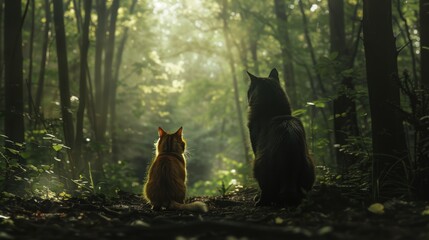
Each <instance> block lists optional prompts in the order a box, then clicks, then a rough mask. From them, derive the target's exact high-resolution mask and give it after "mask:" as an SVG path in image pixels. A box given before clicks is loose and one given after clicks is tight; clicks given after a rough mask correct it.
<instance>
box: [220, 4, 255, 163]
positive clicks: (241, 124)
mask: <svg viewBox="0 0 429 240" xmlns="http://www.w3.org/2000/svg"><path fill="white" fill-rule="evenodd" d="M221 8H222V11H221V18H222V24H223V25H222V26H223V28H222V29H223V36H224V39H225V44H226V51H227V57H228V62H229V67H230V69H231V74H232V83H233V90H234V101H235V107H236V111H237V119H238V124H239V128H240V129H239V130H240V136H241V139H242V142H243V150H244V158H245V160H246V162H250V156H249V153H250V148H249V144H248V140H247V137H246V131H245V127H244V119H243V113H242V110H241V105H240V96H239V89H238V80H237V72H236V69H235V61H234V56H233V54H232V46H231V45H232V44H231V39H230V33H229V26H228V25H229V24H228V0H222V5H221Z"/></svg>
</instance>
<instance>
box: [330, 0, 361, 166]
mask: <svg viewBox="0 0 429 240" xmlns="http://www.w3.org/2000/svg"><path fill="white" fill-rule="evenodd" d="M328 6H329V29H330V43H331V50H330V51H331V53H337V61H338V64H339V65H340V66H339V68H338V69H337V72H338V73H337V75H338V76H339V78H340V79H339V80H340V84H339V87H338V89H337V93H338V97H336V98H335V99H334V101H333V108H334V109H333V110H334V112H333V116H334V136H335V143H336V144H339V145H340V146H341V145H345V144H346V143H347V138H348V137H349V136H357V135H358V134H359V131H358V125H357V117H356V104H355V101H354V100H353V99H352V97H351V96H350V93H351V92H353V91H354V84H353V79H352V77H349V76H341V74H340V73H341V72H342V71H344V70H346V69H349V68H351V67H352V66H351V65H352V61H351V57H352V56H351V54H350V53H351V51H350V50H349V49H348V48H347V44H346V33H345V22H344V1H343V0H329V1H328ZM349 45H350V44H349ZM336 155H337V164H338V167H339V169H340V171H345V170H347V168H348V167H349V166H350V165H351V164H353V163H354V161H355V160H356V158H355V157H353V156H352V155H350V154H347V153H345V152H344V151H340V148H337V149H336Z"/></svg>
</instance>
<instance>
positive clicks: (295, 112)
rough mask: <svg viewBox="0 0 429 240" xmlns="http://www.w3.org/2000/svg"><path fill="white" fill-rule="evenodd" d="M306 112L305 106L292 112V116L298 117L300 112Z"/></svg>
mask: <svg viewBox="0 0 429 240" xmlns="http://www.w3.org/2000/svg"><path fill="white" fill-rule="evenodd" d="M306 112H307V109H305V108H301V109H297V110H295V111H293V112H292V116H294V117H298V116H300V115H302V114H305V113H306Z"/></svg>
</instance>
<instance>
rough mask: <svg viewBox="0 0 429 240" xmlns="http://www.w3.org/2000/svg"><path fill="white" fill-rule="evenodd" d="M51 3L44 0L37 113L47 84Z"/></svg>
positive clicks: (36, 101)
mask: <svg viewBox="0 0 429 240" xmlns="http://www.w3.org/2000/svg"><path fill="white" fill-rule="evenodd" d="M50 6H51V4H50V1H49V0H45V1H44V10H45V24H44V26H43V40H42V52H41V61H40V70H39V78H38V81H37V90H36V97H35V103H34V105H35V106H34V108H35V112H36V114H38V113H40V111H41V105H42V98H43V89H44V85H45V72H46V64H47V62H48V43H49V32H50V28H51V7H50Z"/></svg>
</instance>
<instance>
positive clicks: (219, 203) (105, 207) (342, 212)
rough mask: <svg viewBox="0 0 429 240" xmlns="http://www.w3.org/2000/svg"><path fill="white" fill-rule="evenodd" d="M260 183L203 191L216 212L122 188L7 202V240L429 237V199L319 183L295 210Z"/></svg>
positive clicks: (3, 232) (0, 229)
mask: <svg viewBox="0 0 429 240" xmlns="http://www.w3.org/2000/svg"><path fill="white" fill-rule="evenodd" d="M256 193H257V190H255V189H242V190H240V191H237V192H235V193H233V194H229V195H226V196H224V197H222V196H218V197H197V198H192V199H190V201H195V200H199V201H204V202H206V203H207V205H208V206H209V212H208V213H203V214H198V213H192V212H186V211H168V210H164V211H159V212H156V211H153V210H151V208H150V206H149V205H147V204H146V203H144V202H143V200H142V199H141V196H138V195H134V194H128V193H120V194H119V197H118V198H115V199H106V198H105V197H102V196H96V197H90V198H87V199H78V198H70V199H67V200H63V201H51V200H43V199H38V198H32V199H27V200H24V199H21V198H17V197H13V198H8V199H2V200H1V201H0V203H1V204H2V205H1V206H0V239H80V240H83V239H177V240H182V239H228V240H234V239H243V240H244V239H356V240H357V239H359V240H360V239H378V240H384V239H386V240H387V239H389V240H392V239H393V240H396V239H404V240H405V239H407V240H408V239H419V240H420V239H422V240H423V239H425V240H427V239H429V203H427V202H406V201H401V200H390V201H387V202H384V203H383V206H384V213H381V212H380V214H376V213H372V212H370V211H369V210H368V207H369V205H370V204H371V203H370V202H366V201H364V200H362V199H359V197H356V196H362V194H356V193H354V192H353V191H344V189H341V188H339V187H333V186H329V187H328V186H317V187H316V188H315V189H314V190H313V191H312V192H311V193H310V194H309V196H308V198H307V200H306V201H305V202H304V203H303V204H302V205H301V206H300V207H298V208H295V209H284V208H283V209H279V208H271V207H260V208H255V207H253V198H254V196H255V195H256Z"/></svg>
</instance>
